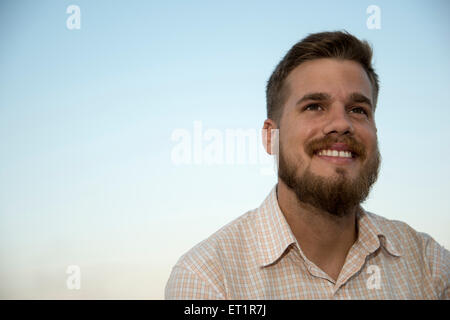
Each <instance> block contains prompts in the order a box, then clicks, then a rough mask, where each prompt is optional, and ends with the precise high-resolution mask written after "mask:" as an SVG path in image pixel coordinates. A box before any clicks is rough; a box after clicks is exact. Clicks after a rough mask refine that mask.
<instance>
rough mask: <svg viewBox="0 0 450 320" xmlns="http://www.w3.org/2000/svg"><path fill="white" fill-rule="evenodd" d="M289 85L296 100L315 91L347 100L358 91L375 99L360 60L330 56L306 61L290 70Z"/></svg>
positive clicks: (287, 81)
mask: <svg viewBox="0 0 450 320" xmlns="http://www.w3.org/2000/svg"><path fill="white" fill-rule="evenodd" d="M286 84H287V87H288V91H289V92H290V96H291V97H292V98H294V99H295V98H299V97H300V96H303V95H305V94H308V93H311V92H323V93H326V94H328V95H329V96H331V97H332V98H335V97H338V98H339V97H340V98H345V99H347V98H349V97H350V95H351V94H353V93H355V92H358V93H361V94H363V95H365V96H367V97H369V98H370V99H371V100H372V85H371V82H370V80H369V77H368V75H367V73H366V72H365V70H364V68H363V67H362V66H361V65H360V64H359V63H357V62H355V61H351V60H342V59H340V60H338V59H328V58H327V59H316V60H311V61H307V62H304V63H302V64H301V65H299V66H297V67H296V68H295V69H294V70H292V71H291V72H290V74H289V75H288V77H287V78H286Z"/></svg>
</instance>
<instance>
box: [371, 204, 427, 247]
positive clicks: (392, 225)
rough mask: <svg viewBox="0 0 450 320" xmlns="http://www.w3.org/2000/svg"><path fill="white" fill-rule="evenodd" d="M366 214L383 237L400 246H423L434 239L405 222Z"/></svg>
mask: <svg viewBox="0 0 450 320" xmlns="http://www.w3.org/2000/svg"><path fill="white" fill-rule="evenodd" d="M365 213H366V214H367V216H368V217H369V219H370V220H371V221H372V223H374V224H375V226H376V228H377V229H378V231H379V232H380V233H381V234H382V235H383V236H385V237H387V238H388V239H389V240H390V241H392V242H393V243H394V244H397V245H399V246H402V245H404V244H405V243H404V242H405V241H413V242H416V243H417V244H418V245H421V244H423V243H425V242H427V241H429V240H430V239H432V238H431V236H430V235H428V234H427V233H425V232H420V231H417V230H416V229H414V228H413V227H411V226H410V225H409V224H408V223H406V222H404V221H400V220H395V219H389V218H386V217H384V216H381V215H378V214H375V213H373V212H369V211H365Z"/></svg>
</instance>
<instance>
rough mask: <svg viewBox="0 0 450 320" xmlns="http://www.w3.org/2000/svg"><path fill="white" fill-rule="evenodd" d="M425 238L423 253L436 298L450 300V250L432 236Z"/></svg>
mask: <svg viewBox="0 0 450 320" xmlns="http://www.w3.org/2000/svg"><path fill="white" fill-rule="evenodd" d="M427 240H428V241H427V244H426V249H425V255H426V258H427V260H428V263H429V266H430V270H431V275H432V277H433V287H434V289H435V292H436V294H437V296H438V299H444V300H450V252H449V251H448V250H447V249H445V248H444V247H443V246H441V245H440V244H439V243H437V242H436V241H435V240H434V239H433V238H431V237H429V238H428V239H427Z"/></svg>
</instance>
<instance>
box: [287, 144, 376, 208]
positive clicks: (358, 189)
mask: <svg viewBox="0 0 450 320" xmlns="http://www.w3.org/2000/svg"><path fill="white" fill-rule="evenodd" d="M334 142H344V143H346V144H347V145H348V146H350V148H351V150H352V151H356V153H357V155H358V158H357V159H356V161H362V162H363V163H364V161H365V160H366V158H367V152H366V149H365V147H364V146H363V145H362V144H360V143H358V142H357V141H356V140H355V139H354V138H353V137H346V138H344V139H340V140H339V141H337V140H336V139H333V138H331V137H328V136H327V137H325V138H324V139H320V140H314V141H311V142H310V143H309V144H308V145H307V146H306V148H305V150H306V153H307V154H308V155H309V156H310V157H313V156H314V152H315V151H316V150H319V149H322V148H324V147H326V146H331V144H332V143H334ZM279 148H280V149H279V150H280V152H279V165H278V177H279V178H280V179H281V180H282V181H283V182H284V183H285V184H286V185H287V186H288V187H289V188H290V189H292V190H293V191H294V192H295V194H296V196H297V198H298V200H299V201H301V202H303V203H307V204H310V205H312V206H313V207H315V208H318V209H321V210H323V211H326V212H328V213H329V214H331V215H334V216H338V217H342V216H344V215H346V214H349V213H351V212H352V210H353V209H354V208H355V207H357V206H358V205H359V204H360V203H362V202H363V201H364V200H365V199H366V198H367V196H368V195H369V191H370V188H371V187H372V185H373V184H374V183H375V181H376V180H377V177H378V169H379V166H380V162H381V156H380V152H379V149H378V142H377V143H376V145H375V152H374V154H373V156H372V157H371V158H370V159H367V161H365V163H364V164H363V166H362V168H361V172H360V174H359V176H358V177H357V178H355V179H350V178H349V177H348V176H347V174H346V170H345V169H342V168H336V173H337V176H336V177H333V178H324V177H321V176H318V175H316V174H314V173H312V172H311V171H310V170H309V168H306V170H305V172H304V173H303V174H302V175H301V176H297V174H296V170H297V167H296V166H295V165H294V164H293V163H292V162H289V161H287V159H286V158H285V156H284V150H283V145H282V144H281V141H280V145H279Z"/></svg>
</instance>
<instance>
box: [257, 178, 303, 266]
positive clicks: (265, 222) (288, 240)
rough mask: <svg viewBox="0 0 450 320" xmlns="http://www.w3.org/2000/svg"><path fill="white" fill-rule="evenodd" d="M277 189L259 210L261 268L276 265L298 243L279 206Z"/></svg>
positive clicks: (258, 234) (258, 237) (258, 227)
mask: <svg viewBox="0 0 450 320" xmlns="http://www.w3.org/2000/svg"><path fill="white" fill-rule="evenodd" d="M276 187H277V186H276V185H275V187H273V189H272V191H271V192H270V193H269V195H268V196H267V197H266V199H265V200H264V201H263V203H262V204H261V206H260V207H259V208H258V209H257V211H258V214H257V220H256V230H257V235H256V236H257V239H258V242H259V248H258V249H259V260H260V261H259V263H260V265H261V266H267V265H270V264H272V263H274V262H275V261H277V260H278V259H279V258H280V257H281V256H282V255H283V253H284V252H285V251H286V249H287V248H288V247H289V246H290V245H292V244H295V243H296V239H295V236H294V234H293V233H292V231H291V228H290V227H289V224H288V223H287V221H286V218H285V217H284V215H283V213H282V212H281V209H280V207H279V205H278V199H277V192H276Z"/></svg>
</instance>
